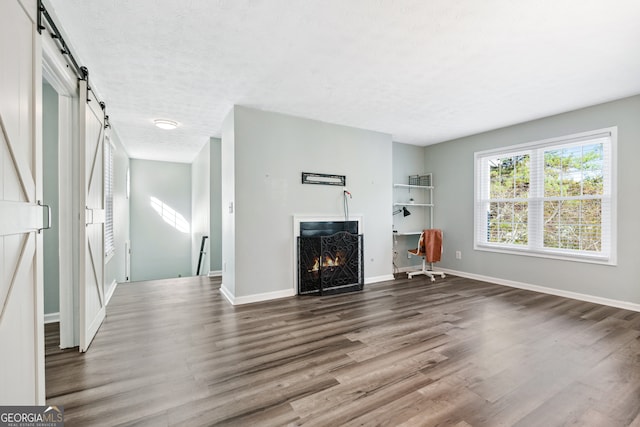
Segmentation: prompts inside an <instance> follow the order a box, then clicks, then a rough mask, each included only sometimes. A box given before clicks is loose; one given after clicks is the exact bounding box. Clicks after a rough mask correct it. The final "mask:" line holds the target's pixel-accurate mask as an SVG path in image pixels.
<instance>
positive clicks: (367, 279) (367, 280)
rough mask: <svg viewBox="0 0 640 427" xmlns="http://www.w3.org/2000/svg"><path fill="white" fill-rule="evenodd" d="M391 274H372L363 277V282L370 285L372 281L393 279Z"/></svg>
mask: <svg viewBox="0 0 640 427" xmlns="http://www.w3.org/2000/svg"><path fill="white" fill-rule="evenodd" d="M393 279H394V277H393V274H385V275H383V276H372V277H365V278H364V284H365V285H370V284H372V283H378V282H386V281H387V280H393Z"/></svg>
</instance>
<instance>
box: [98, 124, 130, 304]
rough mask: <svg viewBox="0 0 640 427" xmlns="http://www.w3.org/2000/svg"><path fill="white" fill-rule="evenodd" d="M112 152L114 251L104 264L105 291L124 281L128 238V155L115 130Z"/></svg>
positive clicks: (112, 132)
mask: <svg viewBox="0 0 640 427" xmlns="http://www.w3.org/2000/svg"><path fill="white" fill-rule="evenodd" d="M110 138H111V142H112V143H113V146H114V148H115V149H114V153H113V233H114V236H113V237H114V244H115V251H114V253H113V256H112V257H111V258H109V259H108V260H107V264H106V266H105V272H104V276H105V280H104V284H105V287H106V291H107V293H108V292H109V291H110V290H111V287H112V286H113V285H114V282H126V281H127V277H126V274H125V263H126V257H127V254H126V252H125V244H126V242H127V241H128V240H129V199H128V198H127V170H128V169H129V156H128V154H127V152H126V151H125V149H124V146H123V145H122V142H121V141H120V139H119V138H118V135H117V134H116V133H115V131H111V133H110Z"/></svg>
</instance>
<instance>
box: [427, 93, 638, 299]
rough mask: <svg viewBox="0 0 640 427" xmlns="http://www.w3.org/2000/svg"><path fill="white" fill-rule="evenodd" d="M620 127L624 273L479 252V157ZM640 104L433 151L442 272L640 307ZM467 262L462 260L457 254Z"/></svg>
mask: <svg viewBox="0 0 640 427" xmlns="http://www.w3.org/2000/svg"><path fill="white" fill-rule="evenodd" d="M609 126H617V127H618V170H617V179H618V210H617V225H618V244H617V249H618V265H617V266H607V265H598V264H588V263H582V262H572V261H561V260H553V259H545V258H535V257H525V256H518V255H510V254H499V253H491V252H483V251H474V250H473V200H474V193H473V185H474V157H473V155H474V152H475V151H480V150H487V149H491V148H496V147H503V146H508V145H513V144H519V143H524V142H528V141H536V140H542V139H545V138H551V137H558V136H562V135H569V134H573V133H578V132H583V131H588V130H593V129H600V128H604V127H609ZM638 159H640V96H635V97H631V98H626V99H622V100H619V101H614V102H609V103H606V104H601V105H597V106H593V107H589V108H585V109H581V110H577V111H572V112H568V113H565V114H559V115H556V116H552V117H548V118H544V119H540V120H535V121H531V122H527V123H523V124H519V125H516V126H511V127H507V128H503V129H498V130H495V131H491V132H486V133H483V134H479V135H474V136H470V137H466V138H461V139H457V140H454V141H449V142H445V143H441V144H437V145H433V146H428V147H426V150H425V164H426V170H428V171H431V172H433V173H434V184H435V186H436V195H435V199H436V201H437V208H436V224H437V225H438V226H439V227H440V228H442V229H443V231H444V235H445V244H444V258H443V261H442V264H441V265H442V266H443V267H445V268H450V269H453V270H458V271H462V272H466V273H472V274H478V275H485V276H489V277H494V278H499V279H503V280H510V281H515V282H523V283H527V284H533V285H538V286H544V287H548V288H553V289H557V290H560V291H568V292H576V293H581V294H586V295H591V296H595V297H601V298H609V299H614V300H619V301H626V302H631V303H636V304H637V303H640V286H638V280H639V278H640V262H639V261H638V242H640V220H638V211H639V210H640V197H639V192H638V178H637V173H638ZM456 250H460V251H462V259H461V260H456V259H455V256H454V254H455V251H456Z"/></svg>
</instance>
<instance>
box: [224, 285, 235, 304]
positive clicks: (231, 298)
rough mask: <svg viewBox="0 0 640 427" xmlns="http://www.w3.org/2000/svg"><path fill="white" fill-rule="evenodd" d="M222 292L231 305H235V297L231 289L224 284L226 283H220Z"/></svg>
mask: <svg viewBox="0 0 640 427" xmlns="http://www.w3.org/2000/svg"><path fill="white" fill-rule="evenodd" d="M220 293H221V294H222V296H223V297H224V298H225V299H226V300H227V301H229V303H230V304H231V305H235V297H234V296H233V294H232V293H231V292H229V290H228V289H227V288H226V287H225V286H224V283H223V284H221V285H220Z"/></svg>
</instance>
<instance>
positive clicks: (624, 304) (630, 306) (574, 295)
mask: <svg viewBox="0 0 640 427" xmlns="http://www.w3.org/2000/svg"><path fill="white" fill-rule="evenodd" d="M440 270H441V271H444V272H445V273H447V274H453V275H454V276H460V277H466V278H467V279H475V280H481V281H483V282H490V283H495V284H498V285H504V286H509V287H512V288H518V289H525V290H528V291H534V292H540V293H543V294H549V295H556V296H559V297H565V298H571V299H576V300H579V301H586V302H592V303H594V304H601V305H608V306H610V307H616V308H622V309H624V310H631V311H639V312H640V304H635V303H632V302H628V301H620V300H615V299H610V298H603V297H598V296H594V295H588V294H582V293H579V292H572V291H563V290H561V289H554V288H547V287H545V286H539V285H532V284H530V283H524V282H516V281H514V280H507V279H500V278H497V277H490V276H483V275H481V274H475V273H466V272H464V271H457V270H450V269H448V268H441V269H440Z"/></svg>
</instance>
